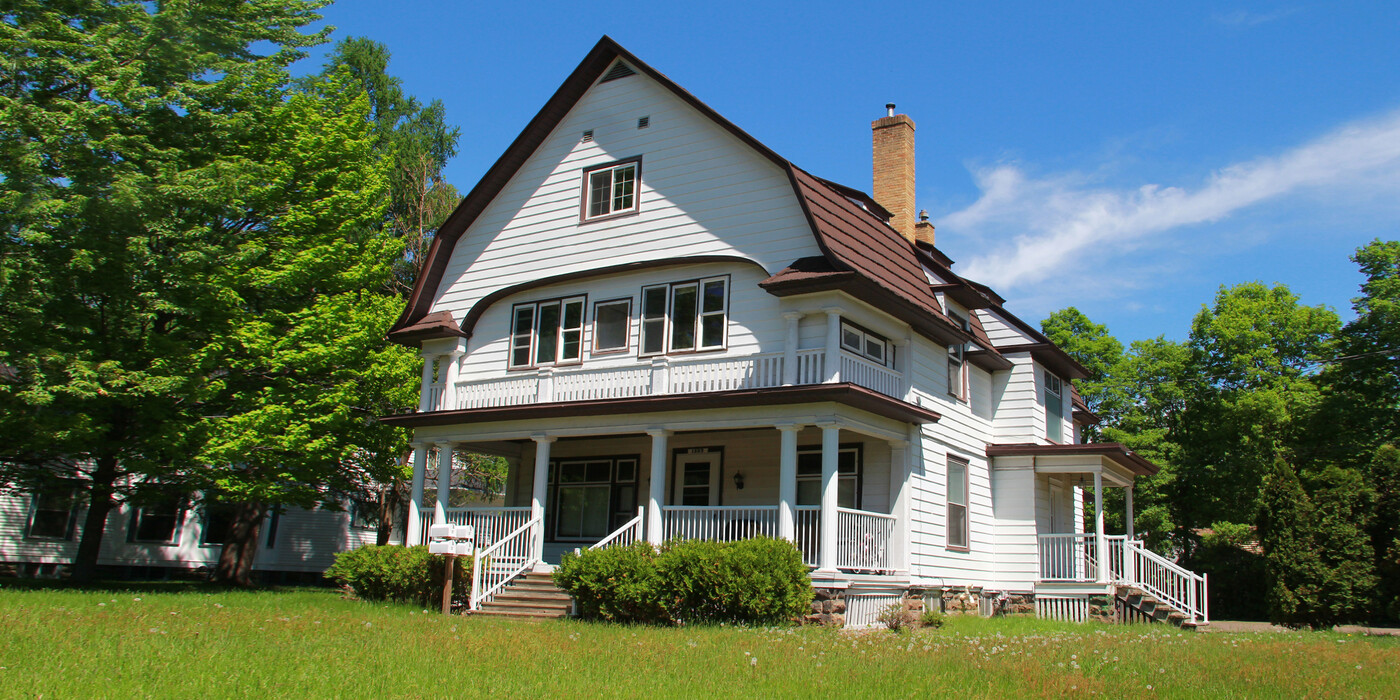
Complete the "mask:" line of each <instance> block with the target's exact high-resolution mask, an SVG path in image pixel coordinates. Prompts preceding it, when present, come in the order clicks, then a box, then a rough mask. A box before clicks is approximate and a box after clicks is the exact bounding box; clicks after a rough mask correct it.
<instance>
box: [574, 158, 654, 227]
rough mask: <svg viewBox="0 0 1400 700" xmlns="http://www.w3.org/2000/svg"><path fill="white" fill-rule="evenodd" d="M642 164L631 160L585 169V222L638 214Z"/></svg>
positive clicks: (637, 160) (639, 161) (636, 160)
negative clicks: (639, 180) (638, 188)
mask: <svg viewBox="0 0 1400 700" xmlns="http://www.w3.org/2000/svg"><path fill="white" fill-rule="evenodd" d="M641 165H642V163H641V160H639V159H632V160H626V161H618V162H616V163H609V164H607V165H602V166H599V167H596V168H589V169H588V170H585V171H584V173H583V197H584V200H583V207H584V208H583V220H584V221H591V220H593V219H601V218H604V217H610V216H617V215H619V214H630V213H632V212H635V211H637V200H638V197H637V180H638V175H639V173H640V170H641Z"/></svg>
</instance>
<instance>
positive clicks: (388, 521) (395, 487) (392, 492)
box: [374, 479, 399, 547]
mask: <svg viewBox="0 0 1400 700" xmlns="http://www.w3.org/2000/svg"><path fill="white" fill-rule="evenodd" d="M398 510H399V480H398V479H391V480H389V483H387V484H384V485H382V486H380V487H379V531H378V532H376V533H375V537H374V543H375V544H377V545H379V546H381V547H383V546H384V545H386V544H389V539H390V538H392V537H393V536H394V518H395V516H397V515H398Z"/></svg>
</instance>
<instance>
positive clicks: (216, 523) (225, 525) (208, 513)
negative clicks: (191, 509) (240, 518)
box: [199, 503, 235, 547]
mask: <svg viewBox="0 0 1400 700" xmlns="http://www.w3.org/2000/svg"><path fill="white" fill-rule="evenodd" d="M203 510H204V532H203V533H201V534H200V537H199V543H200V544H202V545H205V546H211V547H212V546H216V545H221V544H223V543H224V542H225V541H226V540H227V539H228V535H229V530H230V529H231V528H232V527H233V518H234V514H235V507H234V506H233V505H232V504H228V503H205V504H204V509H203Z"/></svg>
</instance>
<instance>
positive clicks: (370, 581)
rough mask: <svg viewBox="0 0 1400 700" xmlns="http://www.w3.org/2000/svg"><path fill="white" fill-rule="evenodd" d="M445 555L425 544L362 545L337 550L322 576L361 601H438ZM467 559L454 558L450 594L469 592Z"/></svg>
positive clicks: (421, 602)
mask: <svg viewBox="0 0 1400 700" xmlns="http://www.w3.org/2000/svg"><path fill="white" fill-rule="evenodd" d="M445 561H446V558H445V557H441V556H437V555H433V554H429V553H428V547H427V546H426V545H418V546H416V547H402V546H399V545H383V546H379V545H365V546H363V547H360V548H359V549H352V550H350V551H348V552H341V553H340V554H337V555H336V557H335V563H334V564H332V565H331V567H330V568H329V569H326V573H325V577H326V578H328V579H331V580H333V581H335V582H337V583H339V584H341V585H342V586H348V587H349V588H350V590H351V591H353V592H354V593H355V596H356V597H358V598H360V599H362V600H393V601H399V602H403V603H413V604H415V605H426V604H427V603H428V602H429V601H441V599H442V576H443V572H444V570H445V569H446V567H445V566H444V565H443V564H444V562H445ZM471 575H472V571H471V559H464V558H461V557H458V558H457V560H456V566H455V567H454V569H453V574H452V597H453V598H456V599H462V598H465V597H467V596H468V595H469V594H470V592H471V583H472V581H471Z"/></svg>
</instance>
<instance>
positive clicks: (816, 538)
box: [792, 506, 822, 567]
mask: <svg viewBox="0 0 1400 700" xmlns="http://www.w3.org/2000/svg"><path fill="white" fill-rule="evenodd" d="M792 515H793V526H794V527H793V535H794V539H796V540H797V549H798V550H800V551H801V552H802V563H803V564H806V565H807V566H811V567H816V566H820V565H821V542H822V509H821V506H794V507H793V514H792Z"/></svg>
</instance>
